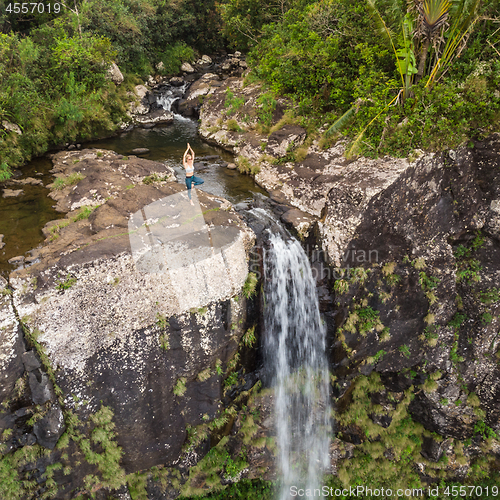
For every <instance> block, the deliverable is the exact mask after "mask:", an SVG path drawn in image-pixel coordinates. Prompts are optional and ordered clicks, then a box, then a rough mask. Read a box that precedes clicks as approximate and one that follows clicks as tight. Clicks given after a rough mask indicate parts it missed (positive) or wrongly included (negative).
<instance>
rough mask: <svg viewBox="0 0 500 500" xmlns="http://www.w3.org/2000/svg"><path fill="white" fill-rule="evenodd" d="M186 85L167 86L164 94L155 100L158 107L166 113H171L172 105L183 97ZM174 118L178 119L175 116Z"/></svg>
mask: <svg viewBox="0 0 500 500" xmlns="http://www.w3.org/2000/svg"><path fill="white" fill-rule="evenodd" d="M188 85H189V84H188V83H184V84H183V85H182V86H180V87H171V86H168V87H167V89H166V90H165V92H164V93H163V94H162V95H161V96H158V97H157V98H156V102H157V104H158V106H161V107H162V108H163V109H165V110H166V111H172V104H173V103H174V102H175V101H177V99H180V98H181V97H182V96H183V95H184V92H185V91H186V89H187V87H188ZM176 116H178V117H180V115H177V114H176Z"/></svg>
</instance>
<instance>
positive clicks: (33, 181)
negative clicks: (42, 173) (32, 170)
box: [9, 177, 43, 186]
mask: <svg viewBox="0 0 500 500" xmlns="http://www.w3.org/2000/svg"><path fill="white" fill-rule="evenodd" d="M9 183H10V184H18V185H26V184H31V185H32V186H43V182H42V180H41V179H35V178H34V177H26V178H25V179H13V180H11V181H9Z"/></svg>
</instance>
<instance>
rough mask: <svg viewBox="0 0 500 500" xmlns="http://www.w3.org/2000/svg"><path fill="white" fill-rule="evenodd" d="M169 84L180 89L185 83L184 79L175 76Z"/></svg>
mask: <svg viewBox="0 0 500 500" xmlns="http://www.w3.org/2000/svg"><path fill="white" fill-rule="evenodd" d="M168 83H170V85H173V86H174V87H180V86H181V85H182V84H183V83H184V79H183V78H182V77H180V76H173V77H172V78H170V80H169V81H168Z"/></svg>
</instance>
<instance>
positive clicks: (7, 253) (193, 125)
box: [0, 117, 265, 277]
mask: <svg viewBox="0 0 500 500" xmlns="http://www.w3.org/2000/svg"><path fill="white" fill-rule="evenodd" d="M197 127H198V124H197V122H196V121H194V120H191V119H187V118H182V117H176V118H175V121H174V123H173V124H171V125H167V126H164V127H156V128H153V129H149V130H147V129H134V130H131V131H130V132H124V133H122V134H120V135H117V136H115V137H111V138H108V139H103V140H100V141H94V142H90V143H86V144H82V148H84V147H85V148H92V147H95V148H102V149H111V150H113V151H116V152H117V153H119V154H123V155H130V154H132V150H133V149H135V148H148V149H149V150H150V152H149V153H146V154H141V155H137V156H140V157H141V158H147V159H150V160H155V161H163V162H165V163H167V164H168V165H170V166H172V167H173V168H174V170H175V172H176V175H177V180H178V182H180V183H184V179H185V175H184V169H183V168H182V155H183V154H184V151H185V149H186V144H187V143H188V142H189V143H190V144H191V147H192V148H193V150H194V151H195V155H196V157H197V158H200V157H203V156H213V155H218V156H220V157H221V158H222V159H223V160H225V161H227V162H231V161H233V156H232V155H231V154H230V153H227V152H226V151H224V150H222V149H220V148H216V147H214V146H210V145H208V144H206V143H204V142H203V141H202V140H201V138H200V137H199V136H198V133H197ZM195 162H196V159H195ZM51 168H52V162H51V161H50V160H49V159H48V158H36V159H34V160H32V161H31V162H29V163H28V164H27V165H25V166H24V167H22V168H21V170H22V178H25V177H34V178H36V179H42V181H43V185H44V186H45V185H47V184H50V183H51V182H52V181H53V176H52V174H50V172H49V170H50V169H51ZM195 174H196V175H197V176H198V177H201V178H202V179H203V180H204V181H205V183H204V184H203V185H202V186H200V187H201V189H202V190H204V191H206V192H208V193H211V194H213V195H215V196H220V197H223V198H226V199H227V200H229V201H231V202H232V203H239V202H242V201H245V200H249V199H251V198H252V194H253V193H256V192H258V193H263V194H265V191H264V190H263V189H261V188H260V187H259V186H257V184H255V182H254V181H253V179H252V178H251V177H249V176H247V175H242V174H240V173H239V172H237V171H235V170H230V169H228V168H225V167H221V166H220V165H218V164H217V163H215V162H213V161H212V162H211V161H208V163H207V164H206V165H204V166H203V167H202V168H200V169H197V170H196V172H195ZM7 187H8V188H9V189H21V188H22V189H23V191H24V192H23V194H21V195H20V196H18V197H16V198H3V197H0V234H3V235H4V238H3V241H4V242H5V246H4V247H3V248H2V249H1V250H0V275H1V276H4V277H7V275H8V274H9V273H10V272H11V271H12V270H13V269H14V268H15V266H13V265H11V264H9V263H8V260H9V259H10V258H12V257H15V256H18V255H26V254H27V253H28V252H29V251H30V250H31V249H33V248H36V247H37V246H39V245H40V244H41V243H42V242H43V240H44V238H43V234H42V227H43V226H44V225H45V224H46V223H47V222H48V221H51V220H54V219H60V218H62V217H64V214H61V213H59V212H56V211H55V210H54V208H53V206H54V205H55V202H54V200H52V198H49V197H48V193H49V190H48V189H46V188H45V187H42V186H31V185H24V186H7Z"/></svg>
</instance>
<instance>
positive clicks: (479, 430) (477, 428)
mask: <svg viewBox="0 0 500 500" xmlns="http://www.w3.org/2000/svg"><path fill="white" fill-rule="evenodd" d="M474 434H479V435H480V436H481V437H482V438H483V439H488V438H494V439H498V438H499V437H500V436H499V435H498V434H497V433H496V432H495V431H494V430H493V429H492V428H491V427H489V426H488V425H486V423H485V422H484V421H483V420H479V421H477V422H476V423H475V424H474Z"/></svg>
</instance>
